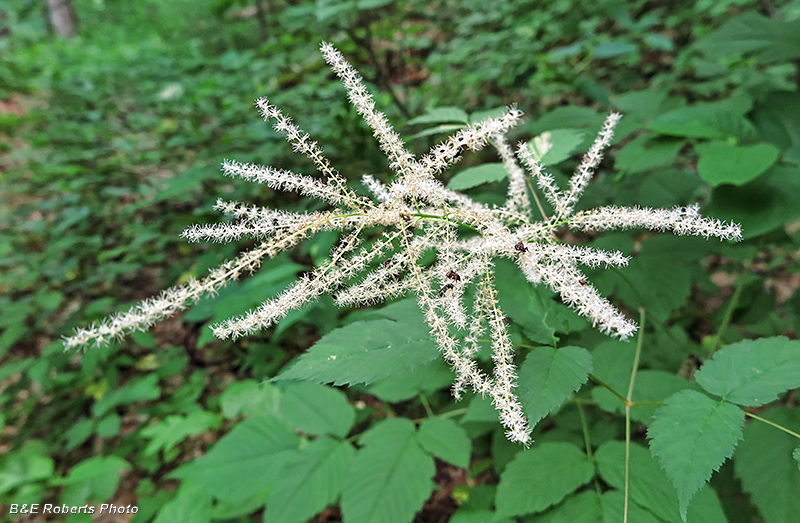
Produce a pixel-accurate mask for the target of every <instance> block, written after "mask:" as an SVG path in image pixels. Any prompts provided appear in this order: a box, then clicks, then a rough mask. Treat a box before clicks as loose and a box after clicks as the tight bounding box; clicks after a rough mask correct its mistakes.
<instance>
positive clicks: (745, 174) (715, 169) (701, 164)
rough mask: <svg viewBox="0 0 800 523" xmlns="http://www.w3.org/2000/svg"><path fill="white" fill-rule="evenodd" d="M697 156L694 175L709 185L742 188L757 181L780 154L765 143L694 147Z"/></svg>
mask: <svg viewBox="0 0 800 523" xmlns="http://www.w3.org/2000/svg"><path fill="white" fill-rule="evenodd" d="M695 148H696V149H697V151H698V152H699V153H700V158H699V159H698V160H697V173H698V174H699V175H700V177H701V178H702V179H703V180H704V181H705V182H706V183H708V184H710V185H714V186H716V185H722V184H726V183H728V184H733V185H744V184H745V183H747V182H749V181H751V180H754V179H755V178H758V177H759V176H760V175H761V174H763V173H764V172H766V171H767V169H769V168H770V167H772V165H773V164H774V163H775V162H776V161H777V160H778V156H779V154H780V151H779V150H778V148H777V147H775V146H774V145H772V144H769V143H757V144H754V145H731V144H729V143H727V142H721V141H716V142H709V143H704V144H699V145H695Z"/></svg>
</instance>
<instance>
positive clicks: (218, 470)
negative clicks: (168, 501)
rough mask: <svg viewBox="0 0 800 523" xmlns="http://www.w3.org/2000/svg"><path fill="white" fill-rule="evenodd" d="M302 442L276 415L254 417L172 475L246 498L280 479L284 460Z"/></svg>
mask: <svg viewBox="0 0 800 523" xmlns="http://www.w3.org/2000/svg"><path fill="white" fill-rule="evenodd" d="M299 444H300V438H299V437H298V436H297V434H295V432H294V430H292V428H291V427H289V426H288V425H286V423H285V422H284V421H283V420H281V419H279V418H276V417H274V416H268V417H255V418H251V419H249V420H247V421H245V422H243V423H241V424H240V425H238V426H237V427H236V428H234V429H233V430H232V431H231V432H230V433H229V434H228V435H227V436H225V437H223V438H222V439H221V440H219V441H218V442H217V444H216V445H214V446H213V447H212V448H211V450H210V451H209V452H208V453H206V455H205V456H203V457H202V458H200V459H198V460H196V461H193V462H191V463H188V464H186V465H184V466H182V467H180V468H178V469H177V470H175V471H174V472H172V473H170V475H169V477H170V478H180V479H189V480H192V481H195V482H196V483H197V484H198V485H199V486H200V487H202V488H203V489H205V490H206V492H207V493H208V494H210V495H213V496H214V497H216V498H217V499H219V500H222V501H231V502H237V501H244V500H246V499H248V498H250V497H251V496H254V495H256V494H259V493H261V492H262V491H265V490H266V489H268V488H269V487H270V486H272V485H273V484H275V483H277V482H278V480H279V479H280V476H279V475H278V471H279V470H280V468H281V466H282V464H283V460H285V459H286V457H287V456H289V455H291V453H292V452H293V451H295V450H296V449H297V447H298V445H299Z"/></svg>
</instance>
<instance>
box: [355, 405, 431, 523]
mask: <svg viewBox="0 0 800 523" xmlns="http://www.w3.org/2000/svg"><path fill="white" fill-rule="evenodd" d="M361 443H362V444H363V445H364V448H363V449H362V450H360V451H359V452H358V454H357V455H356V457H355V460H354V461H353V464H352V466H351V467H350V471H349V482H348V483H347V485H345V488H344V492H343V493H342V504H341V505H342V514H343V516H344V520H345V521H347V522H348V523H374V522H380V523H407V522H408V521H411V520H412V519H414V514H415V513H416V512H417V511H418V510H419V509H421V508H422V505H423V503H425V500H426V499H428V496H429V495H430V493H431V490H432V488H433V483H432V481H431V478H432V477H433V475H434V473H435V472H436V467H435V465H434V461H433V458H431V457H430V456H428V455H427V454H426V453H425V451H423V450H422V449H421V448H420V446H419V444H418V442H417V435H416V432H415V430H414V424H413V423H411V421H409V420H408V419H405V418H394V419H389V420H386V421H383V422H381V423H379V424H377V425H375V426H374V427H373V428H372V429H371V430H369V431H368V432H367V433H365V434H364V435H363V436H362V438H361Z"/></svg>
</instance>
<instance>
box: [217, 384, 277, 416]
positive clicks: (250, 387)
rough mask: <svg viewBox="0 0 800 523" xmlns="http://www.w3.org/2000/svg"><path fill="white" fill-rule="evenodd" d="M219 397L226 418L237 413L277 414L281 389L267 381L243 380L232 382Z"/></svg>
mask: <svg viewBox="0 0 800 523" xmlns="http://www.w3.org/2000/svg"><path fill="white" fill-rule="evenodd" d="M219 399H220V406H221V409H222V415H223V416H225V417H226V418H228V419H233V418H235V417H236V416H239V415H242V416H245V417H246V418H251V417H253V416H255V415H257V414H260V415H262V416H265V415H269V414H278V412H279V411H280V399H281V391H280V389H278V387H276V386H275V385H273V384H272V383H269V382H264V383H258V382H257V381H255V380H243V381H237V382H234V383H232V384H231V385H230V386H229V387H228V388H227V389H225V392H223V393H222V394H221V395H220V398H219Z"/></svg>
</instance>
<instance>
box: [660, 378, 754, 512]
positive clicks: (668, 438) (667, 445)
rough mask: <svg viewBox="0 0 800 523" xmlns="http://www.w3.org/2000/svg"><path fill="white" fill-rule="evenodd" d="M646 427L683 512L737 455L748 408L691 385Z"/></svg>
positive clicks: (676, 395) (669, 399)
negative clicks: (705, 484) (697, 494)
mask: <svg viewBox="0 0 800 523" xmlns="http://www.w3.org/2000/svg"><path fill="white" fill-rule="evenodd" d="M654 417H655V421H654V422H653V423H652V424H651V425H650V428H649V429H648V430H647V437H648V438H649V439H650V451H651V452H652V453H653V455H654V456H656V457H657V458H658V460H659V462H660V463H661V466H662V467H663V468H664V470H665V471H666V473H667V477H669V479H670V481H672V484H673V485H675V488H676V490H677V491H678V501H679V506H680V511H681V517H682V518H684V520H685V518H686V508H687V507H688V505H689V501H690V500H691V499H692V496H694V494H695V493H696V492H697V491H698V490H699V489H700V487H702V486H703V484H704V483H705V482H706V481H708V478H710V477H711V473H712V472H714V471H715V470H717V469H719V467H720V465H722V464H723V463H724V462H725V460H726V459H728V458H729V457H730V456H731V454H733V449H734V448H735V447H736V444H737V443H738V442H739V440H740V439H741V438H742V427H743V426H744V412H742V410H741V409H740V408H739V407H737V406H735V405H731V404H730V403H723V402H717V401H714V400H712V399H711V398H709V397H708V396H706V395H704V394H701V393H699V392H695V391H692V390H685V391H682V392H678V393H677V394H673V395H672V396H670V397H669V398H667V399H666V401H665V402H664V406H663V407H661V408H660V409H658V411H656V414H655V416H654Z"/></svg>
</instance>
